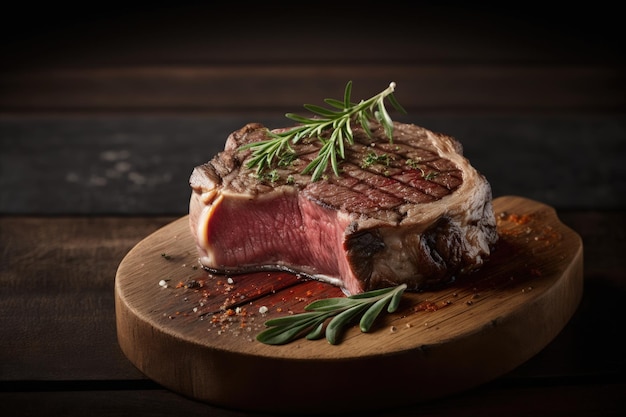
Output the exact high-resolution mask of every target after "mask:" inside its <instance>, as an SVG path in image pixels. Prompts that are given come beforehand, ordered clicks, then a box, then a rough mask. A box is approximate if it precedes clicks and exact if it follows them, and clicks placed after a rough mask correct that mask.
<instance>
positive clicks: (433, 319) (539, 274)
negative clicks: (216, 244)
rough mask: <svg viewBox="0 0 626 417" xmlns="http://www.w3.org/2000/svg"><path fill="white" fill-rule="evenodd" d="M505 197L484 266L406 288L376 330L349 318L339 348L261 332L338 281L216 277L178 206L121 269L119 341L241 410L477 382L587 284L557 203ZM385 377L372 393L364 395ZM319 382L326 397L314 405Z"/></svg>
mask: <svg viewBox="0 0 626 417" xmlns="http://www.w3.org/2000/svg"><path fill="white" fill-rule="evenodd" d="M494 206H495V209H496V213H497V216H498V231H499V235H500V239H499V242H498V245H497V247H496V250H495V251H494V254H493V256H492V258H491V259H490V261H489V262H488V263H487V264H486V266H485V267H483V268H482V269H481V270H480V271H478V272H477V273H475V274H473V275H471V276H468V277H465V278H463V279H459V280H458V281H457V282H456V283H454V284H452V285H450V286H449V287H446V288H445V289H441V290H438V291H425V292H419V293H405V295H404V296H403V301H402V303H401V305H400V308H399V309H398V311H397V312H396V313H394V314H389V315H386V316H383V317H381V318H380V319H379V322H378V323H377V325H375V326H374V329H372V331H371V332H369V333H361V332H360V330H359V329H358V328H357V327H356V326H355V327H353V328H350V329H347V331H346V332H345V334H344V336H343V338H342V340H341V342H340V343H339V344H338V345H330V344H329V343H327V342H326V341H325V340H323V339H322V340H318V341H307V340H301V341H295V342H292V343H290V344H287V345H283V346H269V345H264V344H262V343H260V342H258V341H256V339H255V336H256V334H257V333H258V332H260V331H261V330H262V329H263V328H264V322H265V321H266V320H267V319H269V318H273V317H278V316H281V315H285V314H290V313H298V312H302V311H303V308H304V306H305V305H307V304H309V303H310V302H312V301H314V300H316V299H320V298H327V297H335V296H337V297H340V296H342V293H341V291H340V290H339V289H338V288H336V287H333V286H330V285H328V284H324V283H320V282H317V281H309V280H302V279H299V278H298V277H296V276H294V275H290V274H285V273H282V272H281V273H267V272H263V273H257V274H246V275H232V276H220V275H211V274H209V273H207V272H205V271H204V270H202V269H201V268H198V267H197V262H196V261H197V254H196V249H195V244H194V242H193V240H192V237H191V234H190V233H189V225H188V218H187V217H186V216H185V217H181V218H179V219H178V220H176V221H174V222H172V223H170V224H168V225H166V226H165V227H163V228H161V229H159V230H158V231H156V232H155V233H153V234H151V235H150V236H148V237H146V238H145V239H144V240H142V241H141V242H140V243H139V244H137V245H136V246H135V247H134V248H133V249H132V250H131V251H130V252H129V253H128V254H127V255H126V257H125V258H124V259H123V261H122V262H121V264H120V266H119V268H118V271H117V276H116V285H115V301H116V318H117V332H118V340H119V343H120V346H121V348H122V350H123V352H124V354H125V355H126V356H127V357H128V358H129V360H130V361H131V362H132V363H133V364H134V365H135V366H136V367H137V368H138V369H139V370H140V371H142V372H143V373H145V374H146V375H147V376H148V377H149V378H152V379H153V380H155V381H156V382H158V383H160V384H162V385H163V386H165V387H167V388H169V389H171V390H173V391H175V392H178V393H181V394H183V395H186V396H189V397H192V398H195V399H198V400H201V401H206V402H208V403H212V404H215V405H220V406H227V407H232V408H236V409H245V410H254V411H299V412H302V404H303V403H305V404H307V403H308V406H307V407H310V411H322V410H324V409H327V407H328V406H329V404H332V405H333V407H335V409H336V407H340V408H341V404H344V407H346V409H350V410H354V409H355V407H356V408H359V407H367V409H372V408H383V407H389V406H394V405H403V404H411V403H415V402H419V401H423V400H427V399H433V398H440V397H443V396H446V395H450V394H452V393H456V392H459V391H463V390H466V389H469V388H471V387H475V386H477V385H480V384H482V383H485V382H488V381H490V380H492V379H495V378H497V377H499V376H501V375H503V374H505V373H507V372H509V371H511V370H512V369H514V368H516V367H517V366H519V365H520V364H521V363H523V362H525V361H526V360H528V359H529V358H530V357H532V356H533V355H535V354H536V353H538V352H539V351H540V350H541V349H542V348H543V347H545V346H546V345H547V344H548V343H549V342H550V341H551V340H552V339H553V338H554V337H555V336H556V335H557V334H558V333H559V332H560V331H561V329H562V328H563V327H564V326H565V324H566V323H567V322H568V321H569V319H570V318H571V316H572V315H573V314H574V311H575V310H576V308H577V306H578V304H579V302H580V299H581V297H582V288H583V287H582V282H583V280H582V257H583V248H582V241H581V239H580V237H579V236H578V235H577V234H576V233H575V232H574V231H572V230H571V229H569V228H568V227H567V226H565V225H563V224H562V223H561V222H560V221H559V219H558V218H557V216H556V213H555V211H554V209H552V208H551V207H549V206H547V205H545V204H542V203H539V202H536V201H534V200H529V199H525V198H521V197H513V196H506V197H499V198H497V199H496V200H495V201H494ZM165 283H166V284H167V286H165V285H164V284H165ZM262 307H264V309H263V310H265V308H267V312H265V313H262V312H261V311H263V310H260V309H261V308H262ZM382 381H384V382H382ZM374 385H375V387H376V388H375V392H376V395H375V396H374V398H371V397H370V398H368V401H367V402H362V401H360V399H362V398H363V395H364V393H367V392H370V391H371V390H372V387H373V386H374ZM316 392H318V393H320V394H322V393H323V399H322V400H320V401H316V403H315V404H311V403H310V402H309V401H307V399H310V397H311V395H314V394H312V393H316ZM276 393H283V394H281V395H280V396H279V400H277V398H276ZM284 393H288V394H287V395H285V394H284ZM359 404H361V405H359ZM318 407H319V408H318Z"/></svg>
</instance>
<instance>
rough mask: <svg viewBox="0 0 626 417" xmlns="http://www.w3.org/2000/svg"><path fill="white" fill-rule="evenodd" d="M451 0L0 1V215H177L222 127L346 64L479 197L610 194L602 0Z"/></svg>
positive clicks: (611, 95) (621, 191)
mask: <svg viewBox="0 0 626 417" xmlns="http://www.w3.org/2000/svg"><path fill="white" fill-rule="evenodd" d="M461 4H462V3H454V2H436V3H435V2H433V3H428V2H426V3H424V2H417V3H411V4H408V5H400V4H397V3H389V4H380V5H374V6H372V5H365V4H359V3H355V4H350V5H349V6H340V7H337V6H335V5H330V4H322V3H306V4H297V5H294V3H284V4H283V3H274V6H272V7H266V6H258V5H252V6H250V5H245V6H244V5H241V4H238V3H231V4H230V5H227V6H220V7H217V6H215V5H214V4H211V5H207V4H205V3H204V2H195V3H194V2H182V3H181V2H177V3H176V4H175V5H171V6H159V5H133V4H132V3H131V4H116V3H109V2H102V3H97V2H96V3H93V2H90V3H88V4H87V3H85V4H79V5H72V6H69V5H64V4H62V3H61V4H48V5H38V6H37V7H33V6H31V5H28V4H23V5H12V6H4V7H6V9H5V10H4V13H2V18H1V19H2V22H1V23H2V24H1V25H0V26H1V29H0V30H2V45H1V48H2V49H1V50H0V53H1V55H2V57H3V58H2V61H1V64H0V174H1V176H0V213H9V214H10V213H32V214H36V213H83V214H85V213H163V214H184V213H185V212H186V210H187V206H186V204H187V199H188V193H189V190H188V185H187V179H188V176H189V174H190V172H191V170H192V168H193V167H194V166H195V165H197V164H200V163H202V162H204V161H206V160H208V159H209V158H210V157H211V156H212V155H214V154H215V153H216V152H218V151H219V150H220V149H221V147H222V146H223V142H224V140H225V139H226V136H227V135H228V134H229V133H230V132H232V131H233V130H235V129H238V128H239V127H241V126H242V125H243V124H245V123H247V122H249V121H250V122H251V121H259V122H262V123H265V124H266V125H268V126H269V127H280V126H282V125H284V124H286V123H290V122H289V121H288V120H287V119H285V118H284V117H283V115H284V113H285V112H302V111H303V109H302V104H304V103H314V104H322V100H323V98H326V97H341V96H342V94H343V88H344V86H345V84H346V82H347V81H348V80H352V81H353V82H354V87H353V97H354V98H355V99H356V98H367V97H369V96H371V95H372V94H375V93H377V92H378V91H380V90H382V89H384V88H385V87H386V86H387V84H388V83H389V82H390V81H395V82H396V83H397V84H398V88H397V92H396V96H397V98H398V100H399V101H400V102H401V103H402V104H403V105H404V107H405V108H406V109H407V110H408V115H406V116H400V115H395V116H394V117H395V118H396V119H398V120H402V121H407V122H411V123H415V124H419V125H422V126H424V127H427V128H429V129H431V130H436V131H440V132H443V133H447V134H450V135H452V136H455V137H456V138H457V139H459V140H460V141H461V142H462V143H463V144H464V146H465V152H466V155H467V156H468V157H469V158H470V160H471V161H472V163H473V164H474V165H475V166H476V167H477V168H478V169H479V170H481V171H482V172H483V173H484V174H485V175H486V176H487V177H488V179H489V180H490V182H491V183H492V187H493V190H494V195H495V196H499V195H507V194H515V195H522V196H526V197H530V198H534V199H537V200H540V201H543V202H546V203H548V204H550V205H553V206H555V207H557V208H559V209H567V208H590V207H594V208H607V209H614V208H623V207H624V206H625V205H626V204H625V203H626V197H624V195H626V186H625V184H626V172H625V168H624V166H623V163H622V160H623V157H624V154H625V145H624V143H625V141H624V139H625V137H626V119H625V118H624V109H625V108H626V97H625V95H624V92H625V91H624V86H625V84H624V54H623V52H624V51H623V41H622V39H621V37H620V36H619V35H620V32H621V29H620V28H621V22H620V16H621V14H620V13H619V12H618V10H617V9H616V8H614V7H610V6H608V5H606V4H603V3H594V5H593V7H590V6H589V5H584V6H582V5H581V6H575V5H572V4H568V5H567V6H566V7H565V6H557V7H547V5H545V4H543V3H528V2H524V3H507V4H506V5H495V6H494V5H489V6H472V7H470V6H463V5H461ZM60 167H62V169H60Z"/></svg>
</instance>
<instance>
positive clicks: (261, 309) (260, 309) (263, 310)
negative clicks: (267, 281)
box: [259, 306, 269, 314]
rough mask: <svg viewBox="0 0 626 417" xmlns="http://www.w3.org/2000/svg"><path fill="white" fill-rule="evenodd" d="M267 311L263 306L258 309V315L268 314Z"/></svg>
mask: <svg viewBox="0 0 626 417" xmlns="http://www.w3.org/2000/svg"><path fill="white" fill-rule="evenodd" d="M268 310H269V309H268V308H267V307H265V306H261V307H260V308H259V313H261V314H265V313H267V312H268Z"/></svg>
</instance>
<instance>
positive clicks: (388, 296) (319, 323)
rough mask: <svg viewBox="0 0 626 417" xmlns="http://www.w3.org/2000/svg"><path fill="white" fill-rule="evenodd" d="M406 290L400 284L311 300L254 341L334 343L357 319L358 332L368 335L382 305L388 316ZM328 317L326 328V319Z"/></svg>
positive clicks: (273, 323)
mask: <svg viewBox="0 0 626 417" xmlns="http://www.w3.org/2000/svg"><path fill="white" fill-rule="evenodd" d="M405 289H406V284H402V285H398V286H396V287H390V288H383V289H379V290H373V291H368V292H364V293H361V294H356V295H352V296H349V297H344V298H326V299H322V300H316V301H313V302H312V303H310V304H309V305H307V306H306V307H305V312H303V313H300V314H294V315H290V316H284V317H279V318H275V319H271V320H267V321H266V322H265V325H266V326H267V328H266V329H265V330H263V331H262V332H261V333H259V334H258V335H257V340H258V341H259V342H262V343H265V344H269V345H282V344H286V343H289V342H292V341H294V340H296V339H298V338H300V337H306V339H308V340H317V339H320V338H322V337H323V336H326V340H327V341H328V343H330V344H332V345H334V344H337V343H339V340H340V337H341V333H342V331H343V330H344V329H345V328H346V327H347V326H348V325H351V324H353V323H354V322H355V321H356V320H357V318H358V317H359V316H361V319H360V320H359V327H360V329H361V331H362V332H368V331H370V329H371V327H372V325H373V323H374V321H375V320H376V318H377V317H378V316H379V315H380V313H381V312H382V310H383V309H384V308H385V306H387V311H388V312H389V313H393V312H394V311H396V309H397V308H398V306H399V304H400V299H401V297H402V294H403V293H404V290H405ZM331 317H332V319H330V321H329V323H328V325H326V326H325V322H326V320H327V319H329V318H331Z"/></svg>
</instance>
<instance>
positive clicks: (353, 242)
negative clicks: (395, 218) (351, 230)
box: [345, 230, 385, 288]
mask: <svg viewBox="0 0 626 417" xmlns="http://www.w3.org/2000/svg"><path fill="white" fill-rule="evenodd" d="M384 248H385V242H384V241H383V239H382V237H381V235H380V233H379V232H378V231H376V230H367V231H363V232H359V233H356V234H354V235H352V236H351V237H350V239H348V240H347V241H346V242H345V249H346V256H347V258H348V262H349V263H350V265H352V268H353V269H354V273H355V275H356V276H359V277H364V278H365V279H364V282H363V283H364V285H363V286H364V288H368V287H369V280H370V278H371V276H372V271H373V270H374V264H373V262H374V257H373V255H374V254H376V253H378V252H380V251H381V250H383V249H384Z"/></svg>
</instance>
